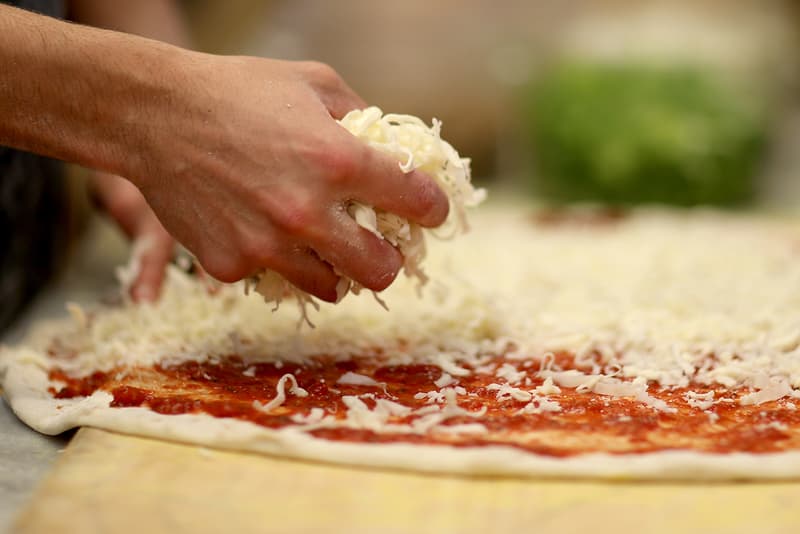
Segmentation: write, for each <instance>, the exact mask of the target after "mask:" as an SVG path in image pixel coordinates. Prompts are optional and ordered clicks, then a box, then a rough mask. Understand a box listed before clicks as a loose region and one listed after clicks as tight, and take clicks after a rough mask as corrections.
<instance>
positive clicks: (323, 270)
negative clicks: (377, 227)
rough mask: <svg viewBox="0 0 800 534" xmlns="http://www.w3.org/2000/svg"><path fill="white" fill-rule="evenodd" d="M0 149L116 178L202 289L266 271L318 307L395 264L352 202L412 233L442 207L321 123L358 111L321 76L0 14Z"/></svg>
mask: <svg viewBox="0 0 800 534" xmlns="http://www.w3.org/2000/svg"><path fill="white" fill-rule="evenodd" d="M0 73H7V74H4V75H0V76H2V83H0V118H2V120H0V144H6V145H9V146H13V147H16V148H20V149H24V150H29V151H33V152H38V153H41V154H45V155H49V156H53V157H57V158H61V159H65V160H68V161H73V162H77V163H80V164H82V165H84V166H88V167H91V168H97V169H100V170H103V171H107V172H111V173H114V174H119V175H121V176H125V177H127V178H128V179H130V180H131V181H132V182H133V183H134V184H136V185H137V187H138V188H139V189H140V190H141V191H142V193H143V194H144V196H145V198H146V199H147V201H148V203H149V204H150V206H151V207H152V208H153V210H154V211H155V213H156V215H157V216H158V217H159V219H160V220H161V222H162V223H163V224H164V226H165V228H166V229H167V230H168V231H169V232H170V233H171V234H172V235H174V236H175V237H176V238H177V239H179V240H180V241H181V242H182V243H183V244H184V245H185V246H186V247H187V248H188V249H189V250H191V251H192V252H193V253H194V254H195V255H196V256H197V257H198V259H199V260H200V263H201V264H202V265H203V266H204V267H205V269H206V270H207V271H208V272H209V273H210V274H211V275H212V276H214V277H216V278H218V279H220V280H223V281H234V280H238V279H241V278H243V277H245V276H248V275H250V274H251V273H253V272H255V271H256V270H258V269H260V268H264V267H267V268H270V269H273V270H275V271H277V272H279V273H281V274H282V275H283V276H284V277H286V278H287V279H288V280H289V281H291V282H293V283H294V284H295V285H297V286H298V287H300V288H301V289H304V290H306V291H308V292H310V293H312V294H315V295H317V296H318V297H320V298H322V299H325V300H329V301H333V300H335V297H336V291H335V286H336V283H337V281H338V277H337V275H336V274H335V272H334V268H335V269H336V270H337V271H339V272H341V273H342V274H345V275H347V276H348V277H350V278H353V279H354V280H356V281H358V282H359V283H361V284H363V285H364V286H365V287H367V288H370V289H374V290H381V289H384V288H385V287H386V286H388V285H389V283H391V281H392V280H393V279H394V277H395V276H396V274H397V272H398V270H399V269H400V267H401V263H402V259H401V257H400V255H399V253H398V252H397V251H396V250H395V249H394V248H392V247H391V246H390V245H389V244H387V243H386V242H384V241H382V240H381V239H379V238H377V237H376V236H374V235H373V234H371V233H370V232H368V231H366V230H364V229H362V228H360V227H359V226H358V225H356V223H355V222H354V221H353V220H352V219H351V218H350V217H349V216H348V215H347V213H346V210H345V206H346V203H347V202H348V201H350V200H358V201H361V202H364V203H367V204H370V205H373V206H376V207H378V208H381V209H385V210H387V211H391V212H394V213H397V214H398V215H401V216H403V217H406V218H408V219H411V220H414V221H416V222H418V223H420V224H422V225H425V226H435V225H438V224H441V223H442V222H443V220H444V218H445V217H446V214H447V208H448V206H447V199H446V197H445V196H444V194H443V193H442V192H441V191H440V190H439V189H438V188H437V187H436V185H435V184H434V182H433V181H432V180H431V179H430V177H428V176H427V175H425V174H424V173H421V172H417V171H414V172H411V173H408V174H404V173H402V172H401V171H400V169H399V167H398V165H397V162H396V161H394V160H392V159H391V158H390V157H388V156H385V155H383V154H380V153H377V152H375V151H373V150H372V149H369V148H368V147H367V146H365V145H364V144H362V143H361V142H359V141H358V140H357V139H355V138H354V137H353V136H351V135H350V134H349V133H347V132H346V131H345V130H344V129H343V128H341V127H339V126H338V125H337V124H336V122H335V121H334V120H333V118H334V117H341V116H342V115H344V113H346V112H347V111H349V110H350V109H353V108H356V107H361V106H363V105H364V103H363V101H362V100H361V99H360V98H359V97H358V96H357V95H355V93H353V92H352V90H350V88H349V87H347V85H346V84H345V83H344V82H343V81H342V80H341V79H340V78H339V77H338V76H337V75H336V73H335V72H334V71H332V70H331V69H330V68H329V67H326V66H324V65H321V64H318V63H308V62H298V63H295V62H284V61H274V60H267V59H257V58H247V57H220V56H212V55H207V54H200V53H196V52H190V51H187V50H184V49H181V48H177V47H174V46H170V45H166V44H163V43H159V42H155V41H149V40H146V39H143V38H140V37H134V36H129V35H123V34H119V33H114V32H109V31H103V30H96V29H90V28H86V27H81V26H76V25H70V24H67V23H62V22H59V21H54V20H52V19H48V18H45V17H41V16H37V15H32V14H29V13H25V12H22V11H20V10H17V9H13V8H8V7H2V6H0Z"/></svg>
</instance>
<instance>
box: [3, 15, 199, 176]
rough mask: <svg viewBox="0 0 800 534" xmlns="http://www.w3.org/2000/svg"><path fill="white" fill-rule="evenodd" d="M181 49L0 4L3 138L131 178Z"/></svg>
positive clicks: (167, 99) (166, 101)
mask: <svg viewBox="0 0 800 534" xmlns="http://www.w3.org/2000/svg"><path fill="white" fill-rule="evenodd" d="M183 53H184V52H183V51H182V50H181V49H178V48H175V47H172V46H170V45H166V44H162V43H158V42H155V41H148V40H145V39H142V38H140V37H133V36H130V35H125V34H121V33H115V32H109V31H104V30H97V29H93V28H88V27H84V26H78V25H74V24H69V23H65V22H60V21H57V20H55V19H51V18H47V17H42V16H39V15H34V14H31V13H28V12H25V11H22V10H19V9H15V8H10V7H6V6H2V5H0V144H2V145H6V146H11V147H14V148H18V149H22V150H27V151H31V152H36V153H39V154H43V155H47V156H51V157H54V158H59V159H63V160H66V161H71V162H75V163H79V164H82V165H85V166H88V167H92V168H96V169H101V170H106V171H109V172H114V173H118V174H123V175H129V176H131V175H135V174H136V172H135V171H134V170H133V169H135V168H137V167H138V168H141V167H143V163H144V161H137V160H143V159H144V155H145V154H146V153H147V150H148V144H149V143H152V142H154V137H155V132H154V131H152V129H153V125H154V123H155V122H157V121H156V120H155V118H156V117H159V116H160V115H161V114H162V112H163V111H164V110H167V109H170V108H171V107H172V106H173V105H174V102H173V101H174V100H175V95H174V92H173V90H172V89H171V88H172V87H177V86H179V85H180V84H179V83H177V81H178V79H179V77H180V76H181V75H182V74H181V68H180V64H181V62H180V61H179V58H181V57H182V55H183ZM131 177H133V176H131Z"/></svg>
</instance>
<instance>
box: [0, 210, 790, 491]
mask: <svg viewBox="0 0 800 534" xmlns="http://www.w3.org/2000/svg"><path fill="white" fill-rule="evenodd" d="M798 243H800V240H799V239H798V233H797V231H796V228H794V227H793V226H792V225H790V224H786V223H780V222H777V221H774V220H767V219H760V218H756V217H746V216H735V215H724V214H716V213H704V212H688V213H687V212H681V213H669V212H643V213H639V214H636V215H634V216H631V217H628V218H619V217H616V216H613V217H604V216H602V217H599V216H593V217H588V218H586V217H584V218H581V217H578V218H576V217H566V218H563V217H560V216H557V217H553V216H550V215H547V214H539V216H537V217H533V216H531V214H530V213H526V212H522V211H519V210H511V209H502V210H499V209H488V210H485V211H484V213H482V214H481V215H480V216H479V217H477V218H476V224H475V231H474V233H473V234H471V235H469V236H467V237H464V238H461V239H460V240H459V241H458V242H453V243H445V244H442V245H441V246H439V247H437V248H435V249H434V250H432V251H431V252H432V253H431V258H430V263H429V265H430V269H431V274H432V278H433V279H434V280H437V281H438V283H437V284H436V285H435V286H433V287H428V288H427V291H426V292H425V294H424V295H423V298H421V299H420V298H418V296H417V294H416V288H415V287H414V286H413V284H410V283H408V282H404V281H403V280H400V281H398V283H397V284H395V285H393V286H392V288H390V290H389V291H387V292H386V293H385V294H384V295H383V298H384V299H385V300H386V302H387V304H388V305H389V306H390V308H391V311H390V312H388V313H387V312H385V311H383V310H382V309H381V308H380V307H378V306H377V305H376V303H375V302H374V301H373V300H372V299H371V297H369V296H366V297H359V298H354V299H352V300H348V301H345V302H342V303H341V304H339V305H338V306H331V307H325V308H323V309H322V311H321V312H320V313H319V314H318V315H316V316H315V317H314V321H315V323H317V324H318V325H319V326H318V328H317V329H315V330H308V329H302V330H299V331H298V330H297V329H296V324H297V316H296V314H295V313H294V310H286V309H281V310H280V311H279V312H278V313H276V314H274V315H273V314H269V313H266V311H265V310H264V307H263V303H261V302H259V301H258V299H248V298H247V297H244V296H242V295H241V294H240V293H239V288H238V287H230V288H225V289H223V290H222V291H221V292H219V293H217V294H215V295H208V294H206V292H205V290H204V289H203V287H202V285H201V284H198V283H195V282H193V281H191V280H190V279H188V278H186V277H183V276H180V275H178V274H176V273H173V274H172V277H171V281H170V287H169V288H168V289H167V291H166V293H165V295H164V299H163V300H162V302H161V303H159V304H158V305H157V306H156V307H154V308H148V307H135V306H130V305H129V306H126V307H122V308H116V309H108V308H106V309H100V310H88V312H83V311H80V310H74V313H73V314H74V321H75V325H76V326H74V327H71V329H67V330H65V331H64V333H63V334H62V335H60V336H59V337H58V339H57V341H56V342H55V343H51V344H50V346H49V350H50V353H49V354H50V355H49V356H46V355H45V353H44V352H43V351H42V350H41V349H37V350H29V349H20V350H17V351H12V352H6V353H5V355H4V358H5V361H6V362H10V366H9V367H8V370H7V371H6V375H5V385H6V389H7V394H8V395H9V396H10V398H11V402H12V405H13V406H14V409H15V411H17V413H18V414H20V415H21V417H22V418H23V419H24V420H26V421H27V422H28V423H29V424H31V425H32V426H34V427H35V428H37V429H39V430H41V431H44V432H58V431H60V430H63V429H64V428H68V427H70V426H74V425H79V424H82V425H90V426H99V427H103V428H110V429H116V430H120V431H123V432H131V433H140V434H145V435H152V436H158V437H164V438H167V439H174V440H181V441H193V442H198V443H207V444H209V445H216V446H220V447H227V448H235V449H244V450H253V451H260V452H266V453H270V454H279V455H289V456H296V457H307V458H313V459H321V460H328V461H334V462H344V463H355V464H359V465H375V466H385V467H394V468H407V469H417V470H425V471H446V472H447V471H450V472H466V473H476V472H477V473H510V474H514V473H517V474H526V475H548V476H553V475H569V476H601V477H612V478H617V477H669V478H699V477H710V478H793V477H798V476H800V452H798V450H800V447H798V443H799V442H800V414H799V413H798V412H800V410H798V405H797V404H796V402H798V400H797V397H798V396H800V394H798V391H797V388H798V386H800V349H799V348H798V345H800V292H797V291H792V290H791V288H800V261H798V260H800V246H798ZM45 346H46V344H45ZM93 373H94V374H93Z"/></svg>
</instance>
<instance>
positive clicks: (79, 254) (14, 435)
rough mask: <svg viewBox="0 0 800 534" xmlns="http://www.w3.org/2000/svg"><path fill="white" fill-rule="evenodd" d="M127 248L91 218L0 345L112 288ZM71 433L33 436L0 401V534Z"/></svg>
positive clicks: (102, 223) (100, 221)
mask: <svg viewBox="0 0 800 534" xmlns="http://www.w3.org/2000/svg"><path fill="white" fill-rule="evenodd" d="M127 254H128V247H127V245H126V243H125V241H124V240H123V238H122V237H121V235H120V234H119V233H118V232H117V231H116V230H115V229H114V228H113V227H112V226H111V225H110V224H109V223H108V222H107V221H105V220H103V219H100V218H96V219H94V220H92V221H91V222H90V223H89V226H88V228H87V230H86V232H84V234H83V235H82V237H81V238H80V239H79V241H78V242H77V243H76V245H75V247H74V250H73V251H72V254H71V255H70V257H69V259H68V260H67V262H66V265H65V266H64V269H63V271H62V273H61V275H60V276H59V277H58V278H57V279H56V280H55V281H54V282H53V283H52V284H51V285H50V286H49V287H47V288H45V289H44V290H43V291H42V293H41V294H40V295H39V297H38V298H37V299H36V300H35V301H34V302H33V304H32V305H31V307H30V308H29V309H28V310H27V312H26V313H25V314H24V315H23V316H22V317H21V318H20V320H19V321H18V322H17V323H16V324H15V325H14V326H13V327H12V328H11V330H9V331H8V332H7V333H6V334H4V335H3V336H2V339H0V341H1V342H2V343H3V344H9V345H13V344H15V343H18V342H19V341H20V340H21V339H22V338H23V337H24V336H25V333H26V331H27V330H28V328H29V327H30V326H31V325H32V324H34V323H36V322H38V321H41V320H46V319H54V318H58V317H63V316H64V315H65V311H64V303H65V302H77V303H88V302H92V301H94V300H96V299H97V298H98V297H99V296H101V295H103V294H104V293H106V292H108V291H111V290H113V288H114V287H115V283H116V282H115V278H114V270H115V267H116V266H117V265H120V264H122V263H124V262H125V261H126V259H127ZM72 435H73V433H72V432H67V433H65V434H64V435H61V436H56V437H50V436H44V435H42V434H38V433H37V432H34V431H33V430H31V429H30V428H28V427H27V426H25V425H24V424H23V423H22V422H20V421H19V420H18V419H17V418H16V417H15V416H14V413H13V412H12V411H11V409H10V408H9V407H8V405H7V404H6V403H5V401H3V400H0V532H5V531H6V530H7V529H8V527H9V525H10V523H11V521H12V520H13V518H14V517H15V515H16V514H17V512H18V511H19V509H20V508H21V506H22V505H23V504H24V503H25V502H26V500H27V499H28V497H29V496H30V495H31V493H32V492H33V490H34V488H35V487H36V486H37V484H38V483H39V482H40V480H42V478H43V477H44V475H45V474H46V473H47V472H48V471H49V470H50V468H51V466H52V464H53V462H54V461H55V459H56V458H57V457H58V454H59V452H60V451H62V450H63V449H64V448H65V447H66V445H67V443H68V442H69V440H70V438H71V437H72Z"/></svg>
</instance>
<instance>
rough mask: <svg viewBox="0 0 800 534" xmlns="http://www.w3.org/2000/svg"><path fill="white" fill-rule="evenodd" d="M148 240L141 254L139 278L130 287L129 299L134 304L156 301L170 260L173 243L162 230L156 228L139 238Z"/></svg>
mask: <svg viewBox="0 0 800 534" xmlns="http://www.w3.org/2000/svg"><path fill="white" fill-rule="evenodd" d="M142 238H143V239H148V240H149V241H150V245H149V246H148V247H147V248H146V249H145V250H144V251H143V252H142V254H141V256H140V258H139V260H140V262H141V263H140V270H139V276H138V277H137V278H136V281H135V282H134V283H133V285H132V286H131V297H133V300H134V301H136V302H152V301H154V300H156V299H157V298H158V296H159V294H160V292H161V286H162V284H163V283H164V274H165V272H166V268H167V264H168V263H169V262H170V260H171V259H172V255H173V252H174V247H175V241H174V240H173V239H172V237H170V235H169V234H168V233H167V232H166V231H165V230H164V229H163V228H157V229H155V230H154V231H152V232H150V233H145V234H143V235H140V236H139V239H142Z"/></svg>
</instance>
